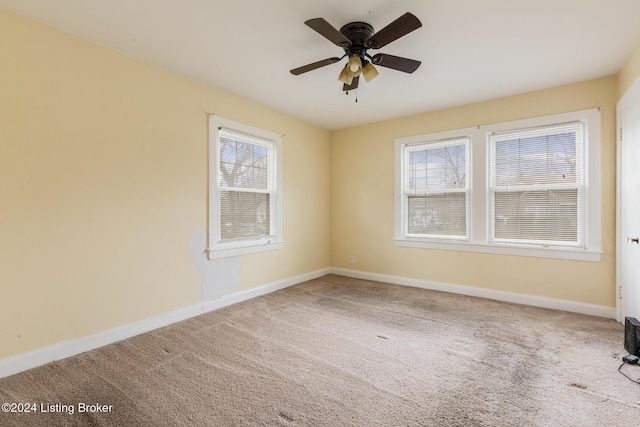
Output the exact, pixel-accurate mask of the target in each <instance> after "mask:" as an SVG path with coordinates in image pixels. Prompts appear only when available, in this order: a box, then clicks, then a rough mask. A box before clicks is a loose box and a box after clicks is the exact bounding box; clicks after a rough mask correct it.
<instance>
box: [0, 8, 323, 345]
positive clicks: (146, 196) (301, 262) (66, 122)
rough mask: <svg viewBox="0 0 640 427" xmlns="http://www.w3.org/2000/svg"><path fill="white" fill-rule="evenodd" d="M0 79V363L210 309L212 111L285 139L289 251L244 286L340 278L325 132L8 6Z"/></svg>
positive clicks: (267, 260)
mask: <svg viewBox="0 0 640 427" xmlns="http://www.w3.org/2000/svg"><path fill="white" fill-rule="evenodd" d="M0 76H1V78H0V358H2V357H6V356H10V355H15V354H20V353H24V352H26V351H29V350H32V349H36V348H40V347H43V346H47V345H50V344H53V343H58V342H62V341H65V340H69V339H73V338H77V337H81V336H85V335H89V334H92V333H95V332H98V331H102V330H106V329H110V328H113V327H117V326H120V325H124V324H127V323H131V322H134V321H137V320H140V319H145V318H148V317H151V316H154V315H157V314H160V313H165V312H169V311H172V310H175V309H177V308H180V307H184V306H188V305H192V304H195V303H197V302H198V301H199V300H200V287H201V284H202V283H201V279H200V276H199V275H198V272H197V271H196V266H195V263H194V261H193V259H192V258H191V254H190V249H189V239H190V237H191V236H192V235H194V233H197V232H199V231H201V232H203V231H205V230H206V229H207V163H208V160H207V144H208V141H207V127H208V124H207V116H206V114H205V113H206V112H215V113H216V114H219V115H221V116H224V117H227V118H229V119H232V120H236V121H239V122H243V123H247V124H250V125H252V126H257V127H260V128H264V129H266V130H270V131H273V132H278V133H282V134H286V137H285V138H284V140H283V163H284V166H283V186H284V190H285V199H284V219H285V220H284V240H285V243H284V248H283V249H282V250H280V251H274V252H267V253H261V254H254V255H250V256H246V257H243V259H242V263H241V265H242V270H241V274H240V278H239V285H238V287H237V289H247V288H251V287H255V286H257V285H261V284H265V283H269V282H273V281H277V280H280V279H285V278H290V277H294V276H297V275H300V274H304V273H308V272H312V271H315V270H318V269H322V268H327V267H328V266H329V237H328V236H329V210H328V206H329V133H328V132H327V131H325V130H321V129H318V128H316V127H313V126H310V125H308V124H305V123H303V122H300V121H298V120H294V119H292V118H289V117H287V116H285V115H283V114H280V113H278V112H275V111H273V110H270V109H267V108H265V107H262V106H259V105H256V104H254V103H251V102H248V101H246V100H243V99H240V98H238V97H235V96H232V95H230V94H228V93H225V92H222V91H219V90H216V89H213V88H211V87H207V86H204V85H202V84H199V83H196V82H194V81H191V80H188V79H185V78H183V77H180V76H177V75H175V74H172V73H170V72H167V71H163V70H161V69H159V68H156V67H153V66H151V65H149V64H146V63H143V62H139V61H137V60H134V59H131V58H129V57H127V56H124V55H121V54H118V53H116V52H114V51H112V50H109V49H105V48H102V47H99V46H97V45H95V44H92V43H89V42H86V41H83V40H81V39H79V38H78V37H74V36H72V35H69V34H65V33H62V32H60V31H57V30H54V29H52V28H50V27H47V26H45V25H42V24H39V23H36V22H34V21H31V20H28V19H25V18H23V17H20V16H18V15H16V14H13V13H10V12H8V11H6V10H4V9H0ZM310 224H313V226H309V225H310ZM201 249H202V250H204V247H202V248H201Z"/></svg>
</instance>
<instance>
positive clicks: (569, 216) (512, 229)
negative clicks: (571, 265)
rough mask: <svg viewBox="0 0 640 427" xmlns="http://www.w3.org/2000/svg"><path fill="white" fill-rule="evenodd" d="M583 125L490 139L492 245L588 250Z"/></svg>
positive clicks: (569, 125) (557, 127)
mask: <svg viewBox="0 0 640 427" xmlns="http://www.w3.org/2000/svg"><path fill="white" fill-rule="evenodd" d="M583 127H584V124H583V123H581V122H574V123H568V124H560V125H555V126H548V127H541V128H534V129H523V130H514V131H507V132H499V133H495V134H492V135H491V136H490V150H491V166H490V170H491V203H490V210H489V212H490V219H491V225H492V233H491V240H492V241H494V242H505V243H522V244H530V245H555V246H571V247H574V246H575V247H584V244H585V241H584V232H585V221H584V213H585V206H584V202H585V192H584V165H583V158H584V154H583V141H584V131H583Z"/></svg>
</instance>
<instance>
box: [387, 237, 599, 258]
mask: <svg viewBox="0 0 640 427" xmlns="http://www.w3.org/2000/svg"><path fill="white" fill-rule="evenodd" d="M395 245H396V246H400V247H405V248H424V249H440V250H446V251H462V252H480V253H489V254H498V255H517V256H529V257H538V258H555V259H563V260H574V261H591V262H599V261H600V260H601V259H602V252H600V251H589V250H585V249H571V248H558V247H546V248H542V247H537V246H520V245H489V244H474V243H467V242H453V241H451V242H443V241H432V240H422V239H399V238H396V239H395Z"/></svg>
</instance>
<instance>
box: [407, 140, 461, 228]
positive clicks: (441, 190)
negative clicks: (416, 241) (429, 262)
mask: <svg viewBox="0 0 640 427" xmlns="http://www.w3.org/2000/svg"><path fill="white" fill-rule="evenodd" d="M468 144H469V141H468V139H467V138H462V139H454V140H448V141H437V142H430V143H423V144H415V145H407V146H405V148H404V170H405V179H404V188H403V192H404V200H405V210H404V211H405V215H406V216H405V234H406V236H407V237H435V238H450V239H456V238H457V239H460V238H467V237H468V226H467V223H468V199H469V197H468V192H469V191H468V190H469V186H468V175H469V173H468V171H469V167H468Z"/></svg>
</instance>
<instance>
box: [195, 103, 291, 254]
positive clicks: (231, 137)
mask: <svg viewBox="0 0 640 427" xmlns="http://www.w3.org/2000/svg"><path fill="white" fill-rule="evenodd" d="M209 120H210V122H209V124H210V128H209V133H210V155H211V161H210V173H211V179H210V188H211V194H210V203H209V216H210V220H209V249H208V253H209V258H210V259H214V258H222V257H228V256H235V255H243V254H247V253H254V252H259V251H265V250H273V249H279V248H280V247H281V246H282V239H281V228H282V227H281V221H282V218H281V217H282V213H281V212H282V208H281V206H282V196H281V193H282V191H281V174H280V167H279V165H280V146H281V137H280V135H277V134H274V133H271V132H267V131H264V130H261V129H257V128H253V127H251V126H247V125H244V124H241V123H237V122H234V121H231V120H228V119H224V118H222V117H217V116H215V115H211V116H210V119H209Z"/></svg>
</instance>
